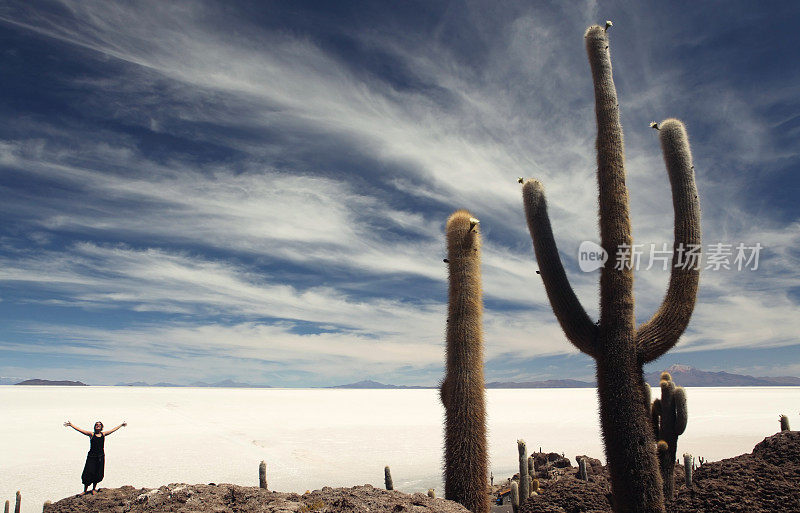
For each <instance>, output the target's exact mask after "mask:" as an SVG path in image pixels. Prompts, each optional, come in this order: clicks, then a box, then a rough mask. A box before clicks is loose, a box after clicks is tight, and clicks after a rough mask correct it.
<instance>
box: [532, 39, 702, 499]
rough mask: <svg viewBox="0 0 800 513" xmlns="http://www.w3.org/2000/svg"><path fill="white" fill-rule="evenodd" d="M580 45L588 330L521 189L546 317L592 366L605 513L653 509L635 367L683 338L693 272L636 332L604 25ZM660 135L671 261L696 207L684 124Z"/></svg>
mask: <svg viewBox="0 0 800 513" xmlns="http://www.w3.org/2000/svg"><path fill="white" fill-rule="evenodd" d="M608 26H609V25H608V24H607V27H608ZM585 39H586V49H587V52H588V55H589V63H590V64H591V68H592V76H593V79H594V92H595V113H596V117H597V168H598V169H597V181H598V185H599V203H600V208H599V217H600V239H601V246H602V247H603V249H604V250H605V251H606V253H607V254H608V255H609V256H610V262H609V264H608V265H606V266H605V267H603V269H602V271H601V274H600V320H599V322H598V323H597V324H595V323H594V322H593V321H592V320H591V319H590V318H589V316H588V315H587V314H586V311H585V310H584V308H583V306H582V305H581V304H580V301H579V300H578V298H577V296H576V295H575V293H574V292H573V290H572V287H571V286H570V284H569V281H568V280H567V276H566V273H565V272H564V267H563V265H562V263H561V260H560V258H559V254H558V249H557V247H556V243H555V240H554V238H553V231H552V228H551V226H550V219H549V217H548V215H547V204H546V201H545V196H544V190H543V188H542V184H541V183H539V182H538V181H536V180H529V181H527V182H526V183H525V185H524V186H523V199H524V204H525V214H526V217H527V221H528V228H529V230H530V233H531V237H532V239H533V247H534V250H535V253H536V260H537V262H538V264H539V271H540V275H541V277H542V280H543V281H544V286H545V289H546V290H547V296H548V298H549V300H550V304H551V306H552V308H553V312H554V313H555V316H556V318H557V319H558V321H559V323H560V324H561V328H562V329H563V330H564V333H565V334H566V336H567V338H568V339H569V340H570V342H572V343H573V344H574V345H575V346H576V347H577V348H578V349H580V350H581V351H583V352H584V353H586V354H588V355H590V356H592V357H593V358H594V359H595V361H596V364H597V384H598V395H599V400H600V421H601V427H602V433H603V439H604V441H605V449H606V459H607V460H608V464H609V470H610V474H611V488H612V493H613V504H614V510H615V511H617V512H621V511H625V512H658V513H660V512H663V511H664V498H663V491H662V483H661V478H660V475H659V471H658V462H657V460H656V454H655V450H654V447H655V445H654V442H655V440H654V438H653V433H652V428H651V427H650V421H649V418H648V411H647V407H648V404H647V402H646V401H647V398H646V391H645V388H644V385H645V382H644V378H643V372H642V366H643V365H644V364H645V363H647V362H650V361H653V360H655V359H656V358H658V357H659V356H661V355H662V354H664V353H665V352H666V351H668V350H669V349H670V348H671V347H673V346H674V345H675V343H676V342H677V341H678V337H679V336H680V335H681V333H683V331H684V329H685V328H686V326H687V324H688V323H689V318H690V317H691V313H692V310H693V309H694V303H695V298H696V295H697V284H698V280H699V271H698V270H697V269H696V268H695V267H694V266H688V267H673V268H672V271H671V274H670V282H669V286H668V288H667V294H666V297H665V298H664V301H663V303H662V305H661V307H660V308H659V310H658V311H657V312H656V313H655V315H654V316H653V318H652V319H650V320H649V321H648V322H646V323H644V324H643V325H642V326H640V327H639V328H638V329H637V328H636V321H635V317H634V298H633V269H632V265H631V259H630V253H628V254H627V255H625V254H624V253H623V255H622V259H621V260H622V263H623V264H624V265H621V266H617V265H614V262H613V260H614V259H615V257H616V256H617V255H618V251H617V250H618V249H624V248H630V247H631V244H632V242H633V241H632V237H631V224H630V217H629V212H628V190H627V187H626V186H625V167H624V161H625V157H624V155H625V152H624V147H623V142H622V126H621V125H620V121H619V106H618V103H617V93H616V89H615V87H614V81H613V78H612V73H611V57H610V53H609V49H608V46H609V40H608V35H607V33H606V29H604V28H603V27H599V26H593V27H589V29H588V30H587V31H586V35H585ZM659 136H660V139H661V147H662V150H663V153H664V160H665V162H666V167H667V172H668V174H669V179H670V183H671V186H672V201H673V207H674V211H675V242H674V245H673V260H674V261H675V262H678V260H679V258H680V256H681V255H682V254H683V253H682V251H684V250H685V249H686V248H687V247H688V245H697V247H698V248H699V244H700V205H699V202H698V199H697V189H696V187H695V183H694V172H693V166H692V157H691V153H690V151H689V142H688V138H687V136H686V131H685V129H684V127H683V124H682V123H681V122H680V121H677V120H674V119H668V120H666V121H664V122H663V123H661V125H660V129H659Z"/></svg>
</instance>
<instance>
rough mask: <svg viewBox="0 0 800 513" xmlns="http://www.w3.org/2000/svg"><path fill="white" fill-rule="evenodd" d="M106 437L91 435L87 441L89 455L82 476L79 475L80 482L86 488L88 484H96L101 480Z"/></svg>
mask: <svg viewBox="0 0 800 513" xmlns="http://www.w3.org/2000/svg"><path fill="white" fill-rule="evenodd" d="M105 441H106V437H105V436H103V435H102V434H101V435H99V436H98V435H94V434H93V435H92V438H91V440H90V441H89V454H87V455H86V465H84V466H83V474H81V481H83V484H84V485H86V486H88V485H90V484H97V483H99V482H100V481H102V480H103V471H104V470H105V466H106V453H105V452H104V451H103V445H104V444H105Z"/></svg>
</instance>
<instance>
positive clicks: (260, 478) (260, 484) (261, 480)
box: [258, 460, 267, 490]
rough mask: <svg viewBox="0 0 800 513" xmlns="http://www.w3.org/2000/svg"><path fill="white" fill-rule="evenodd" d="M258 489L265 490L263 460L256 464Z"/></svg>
mask: <svg viewBox="0 0 800 513" xmlns="http://www.w3.org/2000/svg"><path fill="white" fill-rule="evenodd" d="M258 487H259V488H263V489H264V490H266V489H267V462H266V461H264V460H261V463H259V464H258Z"/></svg>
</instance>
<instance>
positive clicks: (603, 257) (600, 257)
mask: <svg viewBox="0 0 800 513" xmlns="http://www.w3.org/2000/svg"><path fill="white" fill-rule="evenodd" d="M606 261H608V253H606V250H604V249H603V248H602V247H600V245H598V244H596V243H594V242H592V241H590V240H585V241H583V242H581V245H580V247H579V248H578V266H579V267H580V268H581V271H583V272H585V273H590V272H592V271H596V270H597V269H600V268H601V267H603V265H605V263H606Z"/></svg>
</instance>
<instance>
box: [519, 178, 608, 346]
mask: <svg viewBox="0 0 800 513" xmlns="http://www.w3.org/2000/svg"><path fill="white" fill-rule="evenodd" d="M522 198H523V203H524V204H525V217H526V218H527V221H528V229H529V230H530V233H531V239H532V240H533V250H534V252H535V253H536V261H537V263H538V264H539V273H540V275H541V277H542V281H543V282H544V288H545V290H546V291H547V298H548V299H549V301H550V305H551V306H552V307H553V312H554V313H555V316H556V319H558V322H559V324H560V325H561V329H563V330H564V334H565V335H566V336H567V339H568V340H569V341H570V342H572V343H573V344H574V345H575V347H577V348H578V349H580V350H581V351H583V352H584V353H586V354H588V355H590V356H592V357H595V356H596V355H597V346H596V344H597V342H596V340H597V326H596V325H595V324H594V323H593V322H592V320H591V319H590V318H589V315H588V314H587V313H586V310H585V309H584V308H583V306H582V305H581V302H580V300H579V299H578V297H577V296H576V295H575V292H574V291H573V290H572V286H571V285H570V283H569V279H567V273H566V272H565V271H564V266H563V264H562V263H561V257H560V256H559V254H558V247H557V246H556V241H555V238H554V237H553V229H552V227H551V226H550V217H549V216H548V215H547V201H546V200H545V196H544V189H543V187H542V184H541V183H540V182H539V181H537V180H528V181H527V182H526V183H525V185H524V186H523V187H522Z"/></svg>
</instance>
